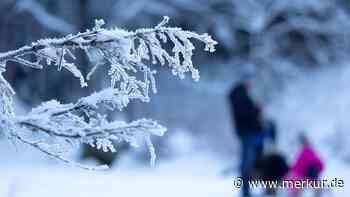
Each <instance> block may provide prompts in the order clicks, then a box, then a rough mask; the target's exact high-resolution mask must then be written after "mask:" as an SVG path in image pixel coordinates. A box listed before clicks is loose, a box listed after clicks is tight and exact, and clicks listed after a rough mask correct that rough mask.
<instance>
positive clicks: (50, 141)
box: [0, 17, 217, 169]
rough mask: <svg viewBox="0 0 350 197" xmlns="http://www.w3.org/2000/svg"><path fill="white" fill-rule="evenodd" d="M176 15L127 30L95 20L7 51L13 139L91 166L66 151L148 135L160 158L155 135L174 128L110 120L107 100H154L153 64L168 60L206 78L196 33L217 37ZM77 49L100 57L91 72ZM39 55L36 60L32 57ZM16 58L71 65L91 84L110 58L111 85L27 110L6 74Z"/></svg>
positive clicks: (112, 105)
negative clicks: (197, 63) (174, 22)
mask: <svg viewBox="0 0 350 197" xmlns="http://www.w3.org/2000/svg"><path fill="white" fill-rule="evenodd" d="M168 21H169V18H168V17H164V19H163V20H162V21H161V22H160V23H159V24H158V25H157V26H155V27H154V28H148V29H138V30H136V31H125V30H122V29H118V28H114V29H105V28H103V26H104V24H105V23H104V21H103V20H96V21H95V27H93V28H92V29H91V30H86V31H85V32H83V33H78V34H75V35H68V36H66V37H63V38H54V39H42V40H39V41H37V42H34V43H32V44H31V45H29V46H24V47H21V48H19V49H17V50H13V51H9V52H5V53H0V102H1V109H2V111H1V112H2V113H1V115H0V122H1V124H0V129H1V131H2V132H4V134H5V135H6V136H8V137H9V138H11V139H15V140H18V141H20V142H22V143H25V144H27V145H30V146H32V147H34V148H36V149H38V150H40V151H41V152H43V153H45V154H47V155H49V156H51V157H54V158H56V159H59V160H61V161H63V162H66V163H68V164H73V165H77V166H79V167H83V168H85V169H99V167H89V166H83V165H81V164H78V163H74V162H73V161H70V160H68V159H66V158H65V157H64V155H65V154H66V153H67V152H69V151H70V150H72V148H74V147H76V146H78V145H80V144H82V143H86V144H89V145H91V146H92V147H95V148H97V149H101V150H102V151H111V152H115V151H117V150H118V147H115V145H114V144H115V143H113V142H116V143H119V142H127V143H130V144H131V145H134V146H138V145H139V143H140V139H143V141H144V142H145V143H146V145H147V147H148V149H149V152H150V154H151V164H154V161H155V158H156V155H155V149H154V147H153V144H152V142H151V136H152V135H156V136H162V135H163V134H164V132H165V131H166V128H165V127H163V126H161V125H159V124H158V123H157V122H155V121H153V120H148V119H140V120H136V121H133V122H130V123H126V122H122V121H109V120H107V119H106V117H105V115H103V114H101V113H100V110H99V108H101V107H104V108H107V109H110V110H114V109H119V110H123V109H124V108H126V107H127V105H128V104H129V103H130V102H131V101H132V100H135V99H137V100H140V101H143V102H148V101H149V99H150V93H149V91H150V90H152V91H153V93H156V91H157V90H156V82H155V74H156V70H155V69H153V68H152V66H151V64H160V65H168V67H169V68H170V69H171V72H172V73H173V74H174V75H176V76H178V77H180V78H181V79H182V78H184V77H185V74H186V73H187V72H190V73H192V78H193V79H194V80H198V79H199V71H198V70H197V68H195V67H194V65H193V62H192V56H193V51H194V49H195V47H194V45H193V44H192V42H191V39H196V40H199V41H201V42H203V43H204V44H205V47H204V49H205V50H206V51H209V52H214V51H215V45H216V44H217V42H216V41H215V40H213V39H212V38H211V37H210V36H209V35H208V34H202V35H199V34H197V33H195V32H190V31H185V30H182V29H181V28H174V27H167V26H166V25H167V23H168ZM167 42H170V43H171V44H172V48H171V50H169V49H167V47H166V46H168V45H166V43H167ZM75 50H82V51H84V52H85V53H86V54H87V56H88V57H89V58H90V60H91V62H96V64H95V65H94V66H93V67H92V68H91V71H90V72H89V73H88V75H87V77H86V79H85V77H84V76H83V75H82V73H81V72H80V70H79V67H78V66H77V65H76V64H75V59H76V58H75V56H74V52H75ZM33 56H34V57H35V61H33V58H30V57H33ZM10 62H18V63H20V64H22V65H24V66H28V67H31V68H35V69H42V68H43V67H45V66H55V67H56V68H57V71H61V70H62V69H66V70H68V71H69V72H71V73H72V74H73V76H74V77H76V78H78V79H79V81H80V84H81V86H82V87H85V86H87V85H88V83H87V81H88V80H89V79H90V77H91V76H92V75H93V74H94V72H95V71H96V70H97V69H98V67H100V66H109V69H108V73H106V75H107V76H109V77H110V87H107V88H106V89H104V90H101V91H100V92H96V93H94V94H92V95H90V96H87V97H84V98H81V99H79V100H78V101H77V102H76V103H74V104H72V103H71V104H61V103H60V102H58V101H55V100H53V101H48V102H45V103H42V104H41V105H40V106H38V107H36V108H34V109H33V110H32V111H31V112H30V113H28V114H27V115H26V116H16V115H15V114H14V112H13V109H12V97H13V95H14V94H15V92H14V91H13V90H12V88H11V86H10V85H9V84H8V82H7V81H6V80H5V79H4V78H3V76H2V73H3V72H5V71H6V66H9V65H10ZM140 73H141V75H140ZM139 76H142V77H141V78H140V77H139Z"/></svg>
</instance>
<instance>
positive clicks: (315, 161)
mask: <svg viewBox="0 0 350 197" xmlns="http://www.w3.org/2000/svg"><path fill="white" fill-rule="evenodd" d="M300 140H301V143H302V149H301V152H300V153H299V155H298V157H297V159H296V161H295V163H294V164H293V165H292V166H291V168H290V170H289V172H288V174H287V176H286V178H285V180H294V181H302V180H304V181H306V180H311V181H316V180H318V179H319V176H320V174H321V172H322V171H323V170H324V163H323V162H322V160H321V159H320V157H319V156H318V154H317V153H316V152H315V150H314V149H313V148H312V147H311V145H310V143H309V141H308V139H307V138H306V136H304V135H301V136H300ZM317 184H318V183H317ZM317 184H316V183H315V186H316V185H317ZM317 186H318V185H317ZM305 187H306V185H305ZM305 187H304V188H305ZM289 189H290V190H289V191H290V192H291V194H292V196H299V193H300V191H301V189H297V188H289ZM316 194H318V191H317V192H316Z"/></svg>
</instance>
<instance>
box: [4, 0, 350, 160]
mask: <svg viewBox="0 0 350 197" xmlns="http://www.w3.org/2000/svg"><path fill="white" fill-rule="evenodd" d="M163 15H166V16H169V17H170V18H171V25H174V26H180V27H182V28H184V29H189V30H194V31H197V32H199V33H204V32H208V33H209V34H211V35H213V37H214V38H215V39H216V40H217V41H219V48H218V51H217V52H216V53H215V55H211V56H209V57H207V56H205V55H204V53H203V54H201V53H199V54H197V55H196V56H195V59H194V62H195V63H196V65H197V66H198V67H199V68H200V72H201V80H200V82H198V83H194V82H192V81H191V80H190V79H185V80H182V81H180V82H179V81H176V80H174V77H172V76H171V73H169V72H167V71H165V69H164V72H159V73H158V75H157V76H158V82H157V83H158V88H159V93H158V94H157V95H155V96H153V98H152V100H151V102H150V103H148V104H140V103H134V104H132V105H130V106H129V107H128V109H127V110H126V111H125V112H121V113H116V114H111V116H113V117H115V118H119V119H124V120H133V119H137V118H140V117H146V118H152V119H155V120H159V122H160V123H162V124H163V125H166V126H168V128H169V131H170V132H169V133H168V134H167V136H166V138H170V137H171V136H172V135H176V133H181V135H186V136H192V137H193V138H195V139H197V140H198V142H199V143H200V144H199V145H198V146H199V148H206V149H208V150H210V151H213V152H215V153H220V154H223V155H231V156H232V155H236V156H238V151H237V147H238V144H237V142H236V141H235V138H234V135H233V125H232V122H231V117H230V112H229V108H228V101H227V93H228V91H229V89H230V87H231V86H232V85H233V84H234V83H235V81H236V80H237V79H238V78H239V76H240V75H241V74H242V73H244V72H247V71H249V72H253V73H254V76H255V77H254V79H255V83H254V85H253V87H254V90H255V93H256V98H257V100H258V101H259V102H260V103H261V105H262V106H263V107H264V108H266V109H269V108H270V107H271V106H276V100H277V98H279V97H280V96H281V95H282V94H284V93H282V92H285V91H286V89H287V88H286V87H287V85H288V84H293V83H294V81H295V80H296V79H298V77H300V76H304V75H306V76H312V75H314V74H315V73H317V72H319V71H320V70H324V69H327V68H332V67H342V66H343V65H346V64H348V63H349V55H348V54H349V52H350V39H349V38H350V2H349V1H347V0H322V1H320V0H307V1H305V0H283V1H282V0H281V1H277V0H245V1H238V0H135V1H130V0H103V1H97V0H75V1H63V0H62V1H49V0H2V1H1V2H0V50H1V51H7V50H10V49H15V48H18V47H20V46H22V45H25V44H28V43H31V42H33V41H35V40H38V39H40V38H46V37H56V36H57V37H59V36H64V35H67V34H69V33H75V32H78V31H84V30H86V29H87V28H91V27H92V26H93V23H94V19H99V18H102V19H104V20H105V21H106V22H107V26H109V27H114V26H118V27H122V28H125V29H136V28H139V27H150V26H154V25H155V24H157V22H159V21H160V20H161V17H162V16H163ZM79 61H81V63H80V64H79V65H81V69H82V70H83V71H84V72H85V73H84V74H87V71H88V70H89V68H90V67H91V64H90V63H89V62H88V60H87V57H85V56H83V55H81V56H80V57H79ZM53 69H54V68H48V69H47V71H45V72H38V71H36V70H31V69H28V68H24V67H21V66H11V68H9V69H8V71H7V73H6V78H7V79H8V80H9V81H10V83H11V84H12V86H13V87H14V89H15V90H16V92H17V97H18V101H17V102H18V103H20V106H21V109H20V110H22V111H23V109H22V108H24V109H30V108H31V107H33V106H36V105H38V104H39V103H40V102H42V101H46V100H50V99H58V100H60V101H62V102H73V101H75V100H76V99H77V98H79V97H80V96H83V95H88V94H89V93H91V92H92V91H94V90H98V89H101V88H102V87H105V86H106V83H107V79H103V78H102V75H100V76H101V77H100V78H99V77H95V78H94V79H92V81H91V82H90V86H89V87H88V88H85V89H81V88H80V86H79V83H78V82H77V81H76V80H75V79H73V78H72V77H71V76H70V75H69V74H68V73H65V71H62V73H61V74H57V73H51V72H53ZM99 72H104V71H103V70H100V71H99ZM323 92H325V91H323ZM305 105H306V104H305ZM273 109H276V108H273V107H272V110H271V111H272V112H271V116H275V117H277V119H279V118H280V117H279V115H280V114H279V113H273V112H274V110H273ZM24 111H25V110H24ZM267 111H268V110H267ZM275 111H276V110H275ZM291 116H294V115H293V114H291ZM281 117H283V116H281ZM283 129H284V128H283ZM157 140H158V142H157V147H158V149H157V151H158V152H159V153H158V154H160V155H161V156H171V154H172V150H171V148H169V147H168V145H166V143H167V140H164V139H157ZM349 156H350V155H349ZM349 158H350V157H349ZM147 159H148V158H147V155H145V156H144V160H146V161H147Z"/></svg>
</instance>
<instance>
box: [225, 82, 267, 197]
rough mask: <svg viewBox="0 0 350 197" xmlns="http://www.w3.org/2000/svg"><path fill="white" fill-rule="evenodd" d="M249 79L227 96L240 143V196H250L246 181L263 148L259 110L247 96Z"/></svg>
mask: <svg viewBox="0 0 350 197" xmlns="http://www.w3.org/2000/svg"><path fill="white" fill-rule="evenodd" d="M250 82H251V81H250V79H249V78H248V77H247V78H245V79H243V80H241V81H240V82H238V83H237V85H236V86H235V87H234V88H233V89H232V91H231V92H230V95H229V99H230V103H231V108H232V109H231V111H232V113H233V122H234V124H235V127H236V133H237V135H238V138H239V140H240V142H241V150H242V153H241V166H240V173H241V177H242V179H243V187H242V194H243V196H244V197H248V196H250V191H249V185H248V180H250V179H251V170H252V169H253V167H254V164H255V162H256V159H257V157H258V155H259V154H261V153H260V152H261V151H262V147H263V138H264V137H263V135H264V134H263V132H262V130H263V126H262V121H261V120H262V119H261V110H260V109H259V107H258V106H257V104H256V103H255V102H254V101H253V99H252V98H251V97H250V95H249V91H248V90H249V89H250V85H251V84H250Z"/></svg>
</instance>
